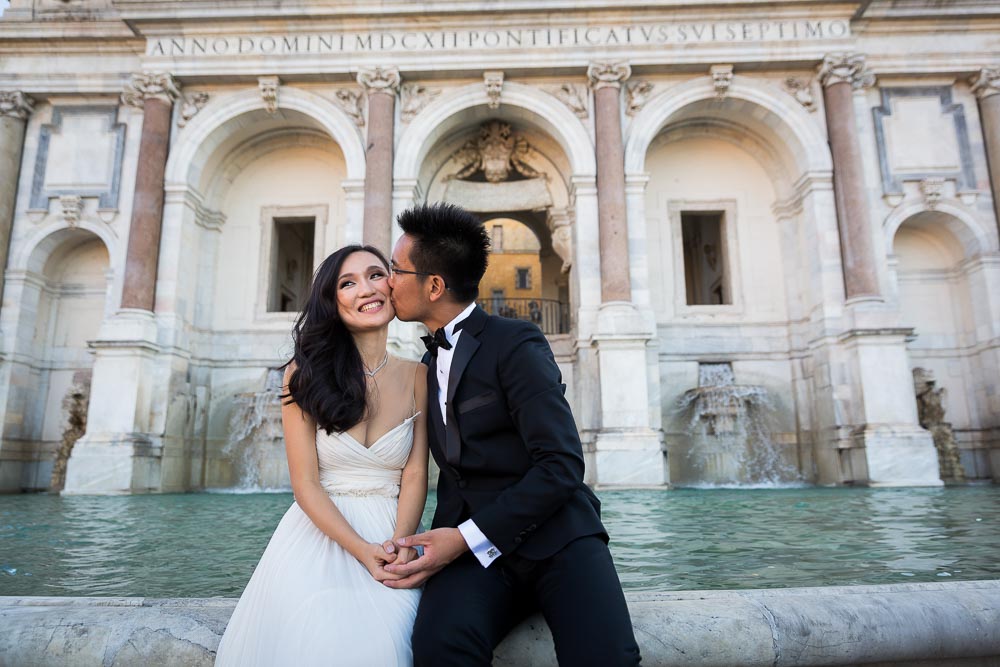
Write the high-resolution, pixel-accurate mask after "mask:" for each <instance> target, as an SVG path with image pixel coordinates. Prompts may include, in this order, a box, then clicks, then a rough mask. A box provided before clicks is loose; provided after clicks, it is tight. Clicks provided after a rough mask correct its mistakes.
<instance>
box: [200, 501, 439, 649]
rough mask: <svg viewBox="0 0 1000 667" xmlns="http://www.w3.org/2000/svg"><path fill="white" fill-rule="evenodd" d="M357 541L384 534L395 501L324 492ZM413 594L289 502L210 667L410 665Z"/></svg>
mask: <svg viewBox="0 0 1000 667" xmlns="http://www.w3.org/2000/svg"><path fill="white" fill-rule="evenodd" d="M331 498H332V500H333V501H334V504H335V505H336V506H337V508H338V509H339V510H340V511H341V513H342V514H343V515H344V518H345V519H347V521H348V522H349V523H350V524H351V525H352V526H353V527H354V529H355V530H356V531H357V532H358V534H359V535H361V536H362V537H363V538H364V539H365V540H367V541H369V542H376V543H381V542H383V541H385V540H387V539H389V538H391V537H392V532H393V530H394V527H395V523H396V506H397V505H396V500H395V499H394V498H386V497H383V496H331ZM419 601H420V591H419V590H393V589H391V588H387V587H385V586H383V585H382V584H380V583H378V582H377V581H375V580H374V579H372V577H371V575H370V574H369V573H368V570H367V569H366V568H365V567H364V566H363V565H362V564H361V563H359V562H358V561H357V560H356V559H355V558H354V557H353V556H351V555H350V554H349V553H348V552H347V551H345V550H344V549H343V548H342V547H341V546H340V545H339V544H337V543H336V542H334V541H333V540H331V539H330V538H329V537H327V536H326V535H325V534H324V533H323V532H321V531H320V530H319V529H318V528H317V527H316V526H315V525H314V524H313V522H312V521H311V520H310V519H309V517H308V516H306V514H305V513H304V512H303V511H302V510H301V508H299V506H298V504H297V503H295V504H292V506H291V507H290V508H289V509H288V512H286V513H285V516H284V517H283V518H282V520H281V522H280V523H279V524H278V527H277V529H275V531H274V535H273V536H272V537H271V541H270V543H269V544H268V545H267V549H266V550H265V551H264V555H263V556H262V557H261V559H260V563H258V565H257V569H256V570H255V571H254V573H253V576H252V577H251V578H250V582H249V583H248V584H247V587H246V589H244V591H243V595H242V597H240V601H239V603H238V604H237V605H236V610H235V611H234V612H233V615H232V617H231V618H230V620H229V625H228V626H227V627H226V632H225V635H224V636H223V637H222V642H221V643H220V644H219V651H218V654H217V657H216V662H215V664H216V665H233V666H239V667H250V666H253V665H268V666H271V665H289V666H291V665H295V666H300V665H301V666H304V665H346V666H349V667H354V666H355V665H357V666H359V667H368V666H372V667H380V666H382V665H385V666H394V665H411V664H412V663H413V656H412V653H411V650H410V634H411V632H412V630H413V619H414V617H415V616H416V613H417V604H418V603H419Z"/></svg>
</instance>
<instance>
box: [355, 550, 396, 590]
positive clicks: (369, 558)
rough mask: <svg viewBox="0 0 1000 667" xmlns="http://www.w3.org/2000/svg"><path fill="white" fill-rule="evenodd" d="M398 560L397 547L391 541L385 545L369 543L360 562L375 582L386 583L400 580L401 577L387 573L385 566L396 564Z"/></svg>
mask: <svg viewBox="0 0 1000 667" xmlns="http://www.w3.org/2000/svg"><path fill="white" fill-rule="evenodd" d="M396 558H397V554H396V547H395V545H393V544H392V542H391V541H386V542H384V543H383V544H375V543H369V544H368V546H367V547H366V548H365V550H364V551H363V552H362V554H361V558H358V560H359V561H361V564H362V565H364V566H365V567H366V568H368V572H369V573H370V574H371V575H372V577H373V578H374V579H375V581H386V580H389V579H398V578H399V575H395V574H392V573H391V572H386V571H385V565H386V564H387V563H394V562H395V561H396Z"/></svg>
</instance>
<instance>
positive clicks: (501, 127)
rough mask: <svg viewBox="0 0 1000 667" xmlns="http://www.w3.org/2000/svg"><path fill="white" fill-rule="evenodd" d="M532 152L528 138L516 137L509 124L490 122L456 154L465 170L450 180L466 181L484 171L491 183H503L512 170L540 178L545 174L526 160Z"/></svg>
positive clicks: (529, 176)
mask: <svg viewBox="0 0 1000 667" xmlns="http://www.w3.org/2000/svg"><path fill="white" fill-rule="evenodd" d="M530 151H531V146H530V145H529V144H528V141H527V139H525V138H524V137H522V136H515V135H514V134H513V133H512V132H511V129H510V125H509V124H507V123H503V122H500V121H491V122H489V123H486V124H484V125H483V126H482V127H481V128H480V130H479V137H478V138H477V139H470V140H469V141H467V142H465V144H464V145H463V146H462V147H461V148H460V149H458V151H457V152H456V153H455V159H456V160H458V162H459V163H460V164H461V165H462V167H461V169H459V170H458V171H457V172H455V173H454V174H453V175H452V176H451V178H456V179H466V178H469V177H470V176H472V175H473V174H475V173H476V172H478V171H482V172H483V176H484V177H485V178H486V180H487V181H488V182H490V183H500V182H503V181H506V180H507V178H508V177H509V176H510V171H511V169H514V170H515V171H516V172H517V173H519V174H521V175H522V176H524V177H526V178H538V177H540V176H541V175H542V174H540V173H539V172H538V171H537V170H535V169H534V168H533V167H532V166H531V165H529V164H528V163H527V162H526V161H525V160H527V158H528V154H529V153H530Z"/></svg>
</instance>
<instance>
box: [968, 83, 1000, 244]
mask: <svg viewBox="0 0 1000 667" xmlns="http://www.w3.org/2000/svg"><path fill="white" fill-rule="evenodd" d="M972 92H973V93H975V94H976V97H977V98H978V99H979V123H980V125H982V128H983V143H984V144H985V145H986V162H987V164H989V168H990V189H991V190H992V194H993V210H994V211H995V212H996V216H997V225H998V226H1000V67H986V68H983V69H982V70H981V71H980V72H979V74H977V75H976V76H975V77H973V79H972Z"/></svg>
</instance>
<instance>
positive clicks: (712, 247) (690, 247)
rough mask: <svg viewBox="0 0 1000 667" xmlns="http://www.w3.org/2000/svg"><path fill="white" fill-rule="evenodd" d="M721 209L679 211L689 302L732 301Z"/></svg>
mask: <svg viewBox="0 0 1000 667" xmlns="http://www.w3.org/2000/svg"><path fill="white" fill-rule="evenodd" d="M723 217H724V216H723V212H722V211H681V234H682V237H683V243H684V286H685V290H686V293H687V305H689V306H718V305H725V304H730V303H732V298H731V296H730V292H729V276H728V274H727V269H726V257H725V252H724V245H723V238H724V235H725V230H724V229H723V224H724V221H723Z"/></svg>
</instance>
